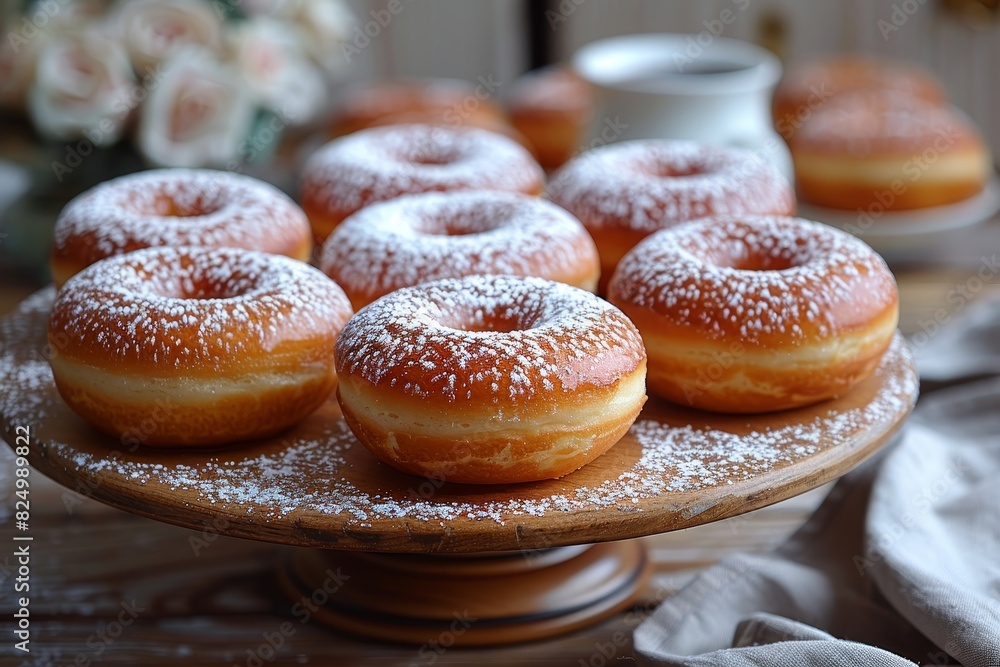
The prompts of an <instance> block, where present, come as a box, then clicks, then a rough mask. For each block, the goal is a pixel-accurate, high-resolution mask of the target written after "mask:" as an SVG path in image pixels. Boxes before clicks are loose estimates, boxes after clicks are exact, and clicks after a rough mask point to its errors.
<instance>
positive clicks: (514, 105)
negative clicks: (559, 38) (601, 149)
mask: <svg viewBox="0 0 1000 667" xmlns="http://www.w3.org/2000/svg"><path fill="white" fill-rule="evenodd" d="M593 97H594V95H593V91H592V90H591V88H590V84H588V83H587V82H586V81H584V80H583V79H581V78H580V77H579V76H577V75H576V74H575V73H573V72H572V71H571V70H569V69H566V68H562V67H547V68H545V69H541V70H536V71H533V72H529V73H527V74H525V75H524V76H522V77H521V78H520V79H518V80H517V81H516V82H515V83H514V86H513V88H511V94H510V101H509V103H508V106H507V113H508V115H509V116H510V122H511V125H513V126H514V129H515V130H517V131H518V132H519V133H521V135H522V136H523V137H524V138H525V139H526V140H527V143H528V146H529V148H530V149H531V152H532V153H533V154H534V155H535V159H537V160H538V163H539V164H541V165H542V167H543V168H544V169H545V170H546V171H552V170H554V169H558V168H559V167H561V166H562V165H563V164H564V163H565V162H566V161H567V160H569V159H570V158H571V157H572V156H573V154H574V153H576V152H578V151H580V150H581V148H582V146H583V142H584V140H585V139H586V136H587V130H588V128H589V125H590V120H591V117H592V116H593V114H594V99H593Z"/></svg>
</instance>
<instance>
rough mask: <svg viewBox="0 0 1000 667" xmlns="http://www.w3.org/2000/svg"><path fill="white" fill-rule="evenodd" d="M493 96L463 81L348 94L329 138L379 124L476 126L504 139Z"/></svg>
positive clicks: (409, 83)
mask: <svg viewBox="0 0 1000 667" xmlns="http://www.w3.org/2000/svg"><path fill="white" fill-rule="evenodd" d="M494 92H495V91H493V90H490V89H488V88H486V87H484V84H480V85H479V86H478V87H477V86H476V85H473V84H471V83H469V82H467V81H463V80H461V79H404V80H399V81H383V82H379V83H372V84H366V85H363V86H359V87H355V88H352V89H350V90H348V91H347V92H346V93H345V94H344V101H343V103H342V104H341V106H340V109H339V110H338V112H337V114H336V115H335V117H334V121H333V124H332V126H331V132H330V133H331V135H332V136H335V137H336V136H343V135H345V134H351V133H352V132H357V131H358V130H366V129H368V128H370V127H379V126H382V125H404V124H406V125H411V124H414V123H423V124H427V125H448V126H451V127H455V126H459V125H461V126H465V127H478V128H481V129H484V130H491V131H494V132H499V133H501V134H506V133H507V132H508V131H509V129H510V128H509V126H508V124H507V121H506V119H505V118H504V114H503V111H502V110H501V109H500V107H498V106H497V105H496V104H494V103H493V102H492V101H491V100H490V96H491V95H492V94H493V93H494Z"/></svg>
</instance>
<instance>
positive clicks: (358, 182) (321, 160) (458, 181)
mask: <svg viewBox="0 0 1000 667" xmlns="http://www.w3.org/2000/svg"><path fill="white" fill-rule="evenodd" d="M303 174H304V176H303V178H304V181H303V185H302V197H303V200H304V201H306V202H307V203H309V205H310V207H316V208H320V209H323V208H327V209H330V210H331V211H349V212H353V211H356V210H358V209H360V208H362V207H363V206H366V205H368V204H371V203H373V202H377V201H385V200H387V199H393V198H395V197H399V196H400V195H404V194H411V193H416V192H432V191H444V190H504V191H508V192H527V193H535V192H537V191H538V190H539V189H540V187H541V182H542V179H543V173H542V170H541V167H539V166H538V164H537V163H536V162H535V161H534V159H532V157H531V155H530V154H529V153H528V151H527V150H525V149H524V148H523V147H521V146H520V145H519V144H517V143H516V142H515V141H513V140H512V139H508V138H507V137H504V136H502V135H499V134H494V133H492V132H488V131H486V130H480V129H476V128H467V127H466V128H446V127H438V126H430V125H393V126H389V127H376V128H372V129H369V130H362V131H360V132H355V133H353V134H351V135H348V136H346V137H342V138H340V139H336V140H334V141H332V142H330V143H329V144H327V145H326V146H324V147H323V148H321V149H320V150H319V151H317V152H316V153H315V154H314V155H313V156H312V157H311V158H310V159H309V162H308V163H307V164H306V166H305V168H304V171H303Z"/></svg>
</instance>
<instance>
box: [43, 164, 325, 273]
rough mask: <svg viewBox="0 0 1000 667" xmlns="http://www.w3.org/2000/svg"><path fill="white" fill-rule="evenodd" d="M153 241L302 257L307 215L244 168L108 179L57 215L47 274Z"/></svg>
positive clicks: (308, 242)
mask: <svg viewBox="0 0 1000 667" xmlns="http://www.w3.org/2000/svg"><path fill="white" fill-rule="evenodd" d="M156 246H170V247H179V246H204V247H209V248H244V249H246V250H259V251H261V252H269V253H274V254H278V255H288V256H289V257H294V258H296V259H300V260H303V261H307V260H308V259H309V257H310V254H311V253H312V238H311V236H310V233H309V221H308V220H307V219H306V217H305V214H304V213H303V212H302V210H301V209H300V208H299V207H298V206H297V205H296V204H295V202H293V201H292V200H291V199H290V198H289V197H288V196H287V195H285V194H284V193H283V192H281V191H280V190H278V189H277V188H275V187H274V186H272V185H269V184H267V183H264V182H262V181H259V180H257V179H255V178H250V177H248V176H241V175H239V174H233V173H229V172H224V171H213V170H209V169H159V170H153V171H144V172H140V173H138V174H132V175H130V176H123V177H121V178H116V179H114V180H111V181H107V182H105V183H102V184H100V185H98V186H97V187H95V188H93V189H91V190H89V191H87V192H85V193H83V194H82V195H80V196H79V197H77V198H76V199H74V200H73V201H71V202H70V203H69V204H68V205H67V206H66V208H65V209H63V211H62V213H61V214H60V216H59V219H58V220H57V221H56V228H55V235H54V241H53V246H52V258H51V267H52V277H53V280H54V281H55V283H56V286H57V287H58V286H61V285H62V284H63V283H65V282H66V281H67V280H69V278H70V276H72V275H74V274H75V273H78V272H79V271H82V270H83V269H84V268H86V267H88V266H90V265H91V264H93V263H94V262H97V261H99V260H101V259H104V258H105V257H110V256H112V255H120V254H122V253H126V252H131V251H133V250H138V249H140V248H148V247H156Z"/></svg>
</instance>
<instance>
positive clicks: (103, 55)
mask: <svg viewBox="0 0 1000 667" xmlns="http://www.w3.org/2000/svg"><path fill="white" fill-rule="evenodd" d="M134 86H135V80H134V79H133V78H132V68H131V67H130V66H129V62H128V58H127V57H126V56H125V51H124V50H123V49H122V47H121V46H120V45H119V44H118V43H117V42H114V41H112V40H110V39H108V38H107V36H106V35H104V34H102V33H100V32H98V31H96V30H84V31H82V32H78V33H74V34H66V35H63V36H61V37H59V38H57V39H55V40H54V41H53V42H52V43H50V44H49V45H48V46H47V47H46V48H45V50H44V51H43V52H42V55H41V57H40V58H39V61H38V68H37V71H36V76H35V83H34V86H33V87H32V88H31V92H30V94H29V100H28V107H29V112H30V114H31V119H32V121H33V122H34V124H35V127H36V128H37V129H38V130H39V132H41V133H42V134H44V135H46V136H49V137H52V138H53V139H59V140H63V141H68V140H70V139H77V138H79V137H82V136H87V137H88V138H89V139H90V140H91V141H92V142H93V143H94V144H95V145H97V146H106V145H109V144H112V143H114V142H116V141H118V139H119V138H120V137H121V134H122V131H123V130H124V128H125V124H126V121H127V120H128V115H129V107H128V106H127V104H126V100H127V99H128V97H129V94H130V93H131V92H132V89H133V87H134Z"/></svg>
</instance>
